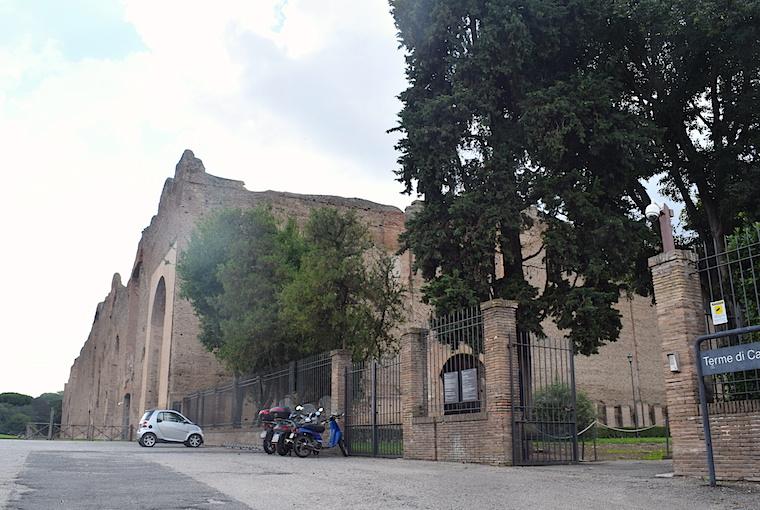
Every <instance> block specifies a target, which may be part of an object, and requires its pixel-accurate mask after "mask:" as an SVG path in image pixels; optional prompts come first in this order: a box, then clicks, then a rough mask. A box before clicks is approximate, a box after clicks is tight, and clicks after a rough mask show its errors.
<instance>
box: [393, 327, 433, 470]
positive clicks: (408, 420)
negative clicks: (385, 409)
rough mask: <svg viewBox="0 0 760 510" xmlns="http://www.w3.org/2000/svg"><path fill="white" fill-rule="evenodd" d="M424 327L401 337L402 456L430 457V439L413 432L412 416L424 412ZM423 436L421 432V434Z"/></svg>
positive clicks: (412, 330) (420, 414)
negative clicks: (418, 438)
mask: <svg viewBox="0 0 760 510" xmlns="http://www.w3.org/2000/svg"><path fill="white" fill-rule="evenodd" d="M426 335H427V330H425V329H422V328H410V329H408V330H407V331H406V332H405V333H404V334H403V335H402V337H401V423H402V437H403V439H404V458H405V459H431V460H434V459H432V457H431V456H430V452H429V451H427V450H429V448H428V447H427V446H426V445H429V443H430V438H429V437H428V438H426V437H420V440H419V441H417V440H416V438H415V434H414V418H415V417H418V416H423V415H424V414H425V394H424V388H425V378H426V374H425V336H426ZM423 436H424V435H423Z"/></svg>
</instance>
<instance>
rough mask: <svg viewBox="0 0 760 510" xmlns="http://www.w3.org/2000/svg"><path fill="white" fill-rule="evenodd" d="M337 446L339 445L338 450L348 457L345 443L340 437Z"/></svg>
mask: <svg viewBox="0 0 760 510" xmlns="http://www.w3.org/2000/svg"><path fill="white" fill-rule="evenodd" d="M338 446H339V447H340V452H341V453H342V454H343V456H344V457H348V450H346V444H345V443H344V442H343V440H342V439H341V440H340V441H338Z"/></svg>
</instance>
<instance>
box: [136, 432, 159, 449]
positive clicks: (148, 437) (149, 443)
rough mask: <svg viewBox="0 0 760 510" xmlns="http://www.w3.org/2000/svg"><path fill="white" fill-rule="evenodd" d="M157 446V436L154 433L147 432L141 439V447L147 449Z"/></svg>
mask: <svg viewBox="0 0 760 510" xmlns="http://www.w3.org/2000/svg"><path fill="white" fill-rule="evenodd" d="M155 444H156V435H155V434H154V433H153V432H146V433H145V434H143V436H142V437H141V438H140V445H141V446H145V447H146V448H152V447H153V445H155Z"/></svg>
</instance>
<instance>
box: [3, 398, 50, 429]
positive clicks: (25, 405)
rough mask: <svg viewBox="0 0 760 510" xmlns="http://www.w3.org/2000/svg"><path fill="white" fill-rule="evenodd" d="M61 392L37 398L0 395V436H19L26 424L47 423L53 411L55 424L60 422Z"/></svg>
mask: <svg viewBox="0 0 760 510" xmlns="http://www.w3.org/2000/svg"><path fill="white" fill-rule="evenodd" d="M62 402H63V392H58V393H43V394H42V395H40V396H39V397H37V398H34V397H31V396H29V395H23V394H21V393H0V434H13V435H15V434H21V433H23V432H24V431H25V430H26V424H27V423H28V422H40V423H47V422H48V421H49V420H50V409H51V408H52V409H54V411H55V414H54V416H53V419H54V421H55V423H60V422H61V404H62Z"/></svg>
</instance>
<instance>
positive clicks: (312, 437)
mask: <svg viewBox="0 0 760 510" xmlns="http://www.w3.org/2000/svg"><path fill="white" fill-rule="evenodd" d="M322 411H323V409H322V408H321V407H320V408H319V410H318V411H316V412H315V413H313V414H312V415H311V419H310V420H308V421H307V422H305V423H303V424H301V425H300V426H299V427H298V429H297V430H296V431H295V432H294V433H292V434H291V436H290V440H291V441H292V443H293V451H294V452H295V453H296V455H297V456H299V457H302V458H305V457H308V456H309V455H312V454H313V455H319V452H321V451H322V450H324V449H328V448H335V447H336V446H337V447H339V448H340V451H341V453H342V454H343V456H344V457H347V456H348V451H347V450H346V445H345V442H344V441H343V431H342V430H341V429H340V425H338V420H337V419H338V418H339V417H342V416H343V415H342V414H341V415H336V414H332V415H330V417H329V418H328V419H327V421H321V422H320V420H319V418H320V416H321V414H322ZM325 423H329V425H330V439H329V441H328V442H327V446H325V445H324V443H323V439H322V433H323V432H324V431H325V426H324V424H325Z"/></svg>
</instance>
